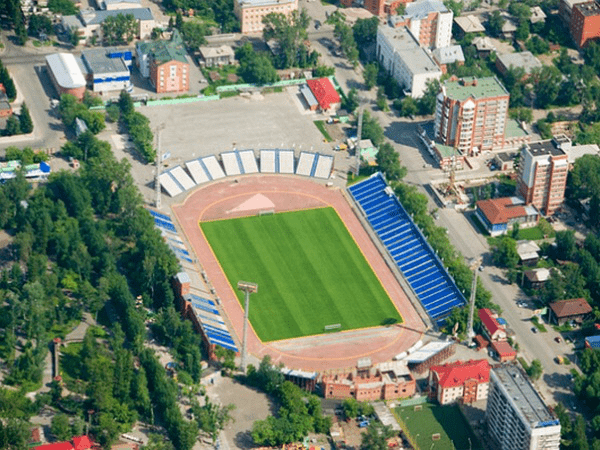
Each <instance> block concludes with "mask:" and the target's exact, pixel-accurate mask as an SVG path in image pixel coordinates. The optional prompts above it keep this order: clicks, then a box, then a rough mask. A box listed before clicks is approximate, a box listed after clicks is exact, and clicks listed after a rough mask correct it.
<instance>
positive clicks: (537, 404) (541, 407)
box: [491, 365, 560, 428]
mask: <svg viewBox="0 0 600 450" xmlns="http://www.w3.org/2000/svg"><path fill="white" fill-rule="evenodd" d="M491 373H492V380H493V381H497V382H498V383H499V385H501V386H502V388H503V390H504V391H505V393H507V394H508V395H509V396H510V398H511V399H512V404H513V405H514V406H515V407H516V409H517V411H518V412H519V414H520V415H521V417H523V418H524V419H525V421H526V422H527V423H528V424H529V425H530V426H531V427H532V428H537V427H542V426H549V425H559V423H560V422H559V421H558V419H556V418H555V417H554V416H553V415H552V413H551V412H550V410H549V409H548V407H547V406H546V404H545V403H544V401H543V400H542V398H541V397H540V395H539V394H538V393H537V392H536V390H535V389H534V388H533V386H532V384H531V383H530V382H529V380H528V379H527V377H526V376H525V374H524V373H523V372H522V371H521V370H520V369H519V368H518V367H517V366H515V365H503V366H501V367H498V368H495V369H492V372H491Z"/></svg>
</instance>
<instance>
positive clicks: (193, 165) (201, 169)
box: [185, 159, 211, 184]
mask: <svg viewBox="0 0 600 450" xmlns="http://www.w3.org/2000/svg"><path fill="white" fill-rule="evenodd" d="M185 167H186V168H187V170H188V172H189V173H190V175H191V176H192V178H193V179H194V181H195V182H196V184H202V183H206V182H207V181H210V180H211V178H210V175H209V174H208V172H207V171H206V169H205V166H204V165H202V164H201V163H200V160H198V159H194V160H193V161H188V162H186V163H185Z"/></svg>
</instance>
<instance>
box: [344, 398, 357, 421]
mask: <svg viewBox="0 0 600 450" xmlns="http://www.w3.org/2000/svg"><path fill="white" fill-rule="evenodd" d="M358 409H359V403H358V401H357V400H356V399H355V398H352V397H349V398H346V399H344V401H343V402H342V410H343V411H344V417H346V418H348V419H353V418H355V417H356V416H358Z"/></svg>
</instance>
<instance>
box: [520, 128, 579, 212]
mask: <svg viewBox="0 0 600 450" xmlns="http://www.w3.org/2000/svg"><path fill="white" fill-rule="evenodd" d="M570 146H571V141H570V140H569V138H567V137H566V136H565V135H559V136H555V137H554V138H553V139H549V140H546V141H539V142H532V143H529V144H525V146H524V147H523V150H522V151H521V159H520V163H519V174H518V177H517V193H518V194H519V195H520V196H521V197H523V199H524V200H525V204H527V205H533V206H535V207H536V208H537V210H538V211H540V212H542V213H543V214H545V215H547V216H550V215H552V214H554V212H555V211H556V210H557V209H558V208H560V206H561V205H562V202H563V200H564V197H565V187H566V185H567V172H568V171H569V155H568V153H567V152H568V149H569V148H570Z"/></svg>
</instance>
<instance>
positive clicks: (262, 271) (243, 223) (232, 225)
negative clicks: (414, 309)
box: [200, 207, 402, 342]
mask: <svg viewBox="0 0 600 450" xmlns="http://www.w3.org/2000/svg"><path fill="white" fill-rule="evenodd" d="M200 226H201V229H202V231H203V233H204V235H205V237H206V239H207V241H208V242H209V244H210V246H211V248H212V250H213V252H214V254H215V256H216V257H217V259H218V261H219V264H220V265H221V267H222V269H223V271H224V272H225V274H226V276H227V279H228V280H229V283H230V284H231V286H232V287H233V288H234V289H235V287H236V286H237V282H238V281H240V280H244V281H251V282H254V283H257V284H258V286H259V288H258V293H256V294H252V297H251V304H250V322H251V323H252V326H253V328H254V331H255V332H256V334H257V335H258V337H259V338H260V339H261V340H262V341H263V342H271V341H276V340H281V339H290V338H295V337H302V336H309V335H315V334H322V333H323V332H324V329H325V326H327V325H333V324H340V325H341V328H340V329H341V330H351V329H357V328H366V327H373V326H380V325H386V324H391V323H398V322H401V321H402V318H401V317H400V314H399V313H398V310H397V309H396V307H395V306H394V304H393V303H392V301H391V300H390V298H389V296H388V294H387V292H386V291H385V289H384V288H383V286H382V285H381V283H380V281H379V280H378V278H377V276H376V275H375V273H374V272H373V270H372V268H371V266H370V265H369V264H368V262H367V261H366V259H365V257H364V256H363V254H362V253H361V251H360V249H359V248H358V247H357V245H356V243H355V242H354V240H353V239H352V237H351V235H350V234H349V232H348V230H347V229H346V227H345V225H344V223H343V222H342V220H341V219H340V218H339V216H338V214H337V213H336V211H335V210H334V209H333V208H330V207H328V208H318V209H312V210H305V211H293V212H285V213H278V214H273V215H263V216H250V217H244V218H238V219H229V220H216V221H211V222H201V223H200ZM237 294H238V300H239V301H240V302H241V303H242V304H243V293H242V292H239V291H238V292H237Z"/></svg>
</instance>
